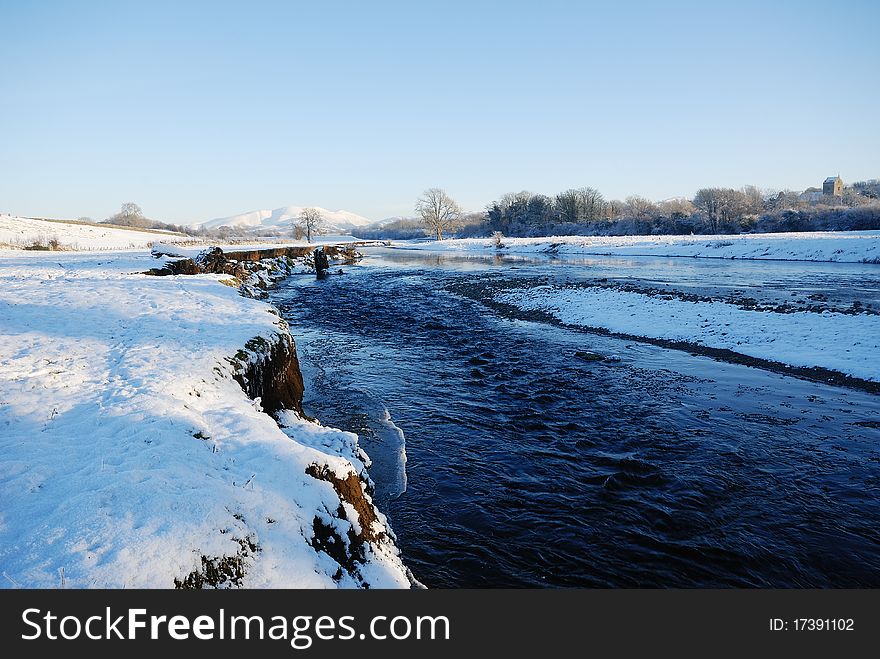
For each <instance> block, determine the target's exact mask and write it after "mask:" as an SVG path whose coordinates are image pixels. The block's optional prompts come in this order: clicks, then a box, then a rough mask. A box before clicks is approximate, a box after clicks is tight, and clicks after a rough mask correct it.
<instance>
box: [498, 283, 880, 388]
mask: <svg viewBox="0 0 880 659" xmlns="http://www.w3.org/2000/svg"><path fill="white" fill-rule="evenodd" d="M495 299H496V300H498V301H499V302H503V303H506V304H511V305H514V306H516V307H518V308H520V309H524V310H540V311H545V312H547V313H550V314H551V315H553V316H555V317H556V318H558V319H559V320H561V321H562V322H564V323H566V324H569V325H576V326H581V327H596V328H603V329H607V330H610V331H612V332H617V333H621V334H630V335H636V336H644V337H650V338H656V339H670V340H674V341H688V342H690V343H695V344H698V345H701V346H706V347H711V348H722V349H728V350H733V351H735V352H738V353H741V354H744V355H748V356H750V357H757V358H760V359H767V360H771V361H776V362H782V363H784V364H789V365H792V366H806V367H813V366H819V367H823V368H828V369H831V370H835V371H839V372H841V373H845V374H847V375H852V376H855V377H858V378H862V379H865V380H874V381H880V360H878V359H877V353H878V350H880V316H878V315H874V314H868V313H835V312H829V311H823V312H821V313H817V312H811V311H797V312H793V313H778V312H775V311H762V310H757V309H744V308H741V307H740V306H737V305H735V304H730V303H727V302H720V301H689V300H684V299H679V298H677V297H676V296H675V295H671V294H670V295H647V294H642V293H638V292H631V291H622V290H617V289H615V288H609V287H603V286H583V285H570V286H564V285H541V286H533V287H529V288H514V289H512V290H507V291H503V292H500V293H497V294H496V295H495Z"/></svg>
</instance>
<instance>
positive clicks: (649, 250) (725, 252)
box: [398, 231, 880, 263]
mask: <svg viewBox="0 0 880 659" xmlns="http://www.w3.org/2000/svg"><path fill="white" fill-rule="evenodd" d="M502 244H503V247H502V248H501V249H498V248H496V246H495V243H494V242H493V241H492V240H491V239H489V238H464V239H457V240H443V241H439V242H438V241H432V242H419V243H415V242H412V243H411V242H406V243H398V246H401V247H406V248H408V249H420V250H429V251H476V252H481V251H485V252H490V253H496V252H500V253H515V254H550V255H553V254H589V255H596V256H691V257H702V258H719V259H777V260H783V261H836V262H840V263H880V231H833V232H832V231H825V232H813V233H761V234H744V235H730V236H727V235H719V236H590V237H585V236H557V237H549V238H504V239H503V240H502Z"/></svg>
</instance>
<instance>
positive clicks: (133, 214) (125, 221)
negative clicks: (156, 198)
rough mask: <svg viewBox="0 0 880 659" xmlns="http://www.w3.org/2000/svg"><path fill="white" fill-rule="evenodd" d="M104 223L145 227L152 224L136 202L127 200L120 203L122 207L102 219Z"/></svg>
mask: <svg viewBox="0 0 880 659" xmlns="http://www.w3.org/2000/svg"><path fill="white" fill-rule="evenodd" d="M104 223H106V224H118V225H121V226H127V227H141V228H146V227H150V226H151V225H152V222H151V221H150V220H148V219H147V218H145V217H144V212H143V211H142V210H141V207H140V206H138V205H137V204H136V203H134V202H131V201H127V202H125V203H124V204H122V208H121V209H120V210H119V212H118V213H116V214H115V215H112V216H110V217H108V218H107V219H106V220H104Z"/></svg>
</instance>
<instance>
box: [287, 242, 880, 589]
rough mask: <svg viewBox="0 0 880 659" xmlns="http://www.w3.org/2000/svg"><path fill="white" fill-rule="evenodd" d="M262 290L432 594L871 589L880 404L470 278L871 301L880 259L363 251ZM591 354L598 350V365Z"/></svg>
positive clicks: (877, 568) (322, 412) (876, 545)
mask: <svg viewBox="0 0 880 659" xmlns="http://www.w3.org/2000/svg"><path fill="white" fill-rule="evenodd" d="M343 270H344V274H338V275H331V276H329V277H327V278H326V279H323V280H316V279H315V278H314V277H308V276H301V277H292V278H290V279H288V280H286V281H285V282H283V283H282V284H281V285H280V286H279V287H278V288H277V289H276V290H275V291H274V292H273V294H272V296H273V299H272V301H273V302H274V303H275V304H276V305H277V306H278V307H279V308H280V309H281V311H282V314H283V316H284V317H285V318H286V319H287V320H288V322H289V323H290V325H291V331H292V332H293V334H294V336H295V337H296V340H297V345H298V352H299V356H300V360H301V362H302V365H303V371H304V375H305V378H306V388H307V391H306V400H305V408H306V411H307V413H309V414H312V415H314V416H316V417H317V418H319V419H320V420H321V422H322V423H324V424H327V425H331V426H336V427H340V428H344V429H346V430H351V431H353V432H357V433H359V434H360V436H361V445H362V446H363V447H364V449H365V450H366V451H367V453H368V454H369V455H370V456H371V458H372V459H373V465H372V467H371V468H370V473H371V477H372V479H373V481H374V482H375V485H376V494H375V497H376V500H377V503H378V505H379V507H380V508H381V509H382V510H383V511H384V512H385V513H386V514H387V515H388V517H389V519H390V521H391V525H392V527H393V528H394V530H395V532H396V534H397V536H398V545H399V546H400V548H401V550H402V552H403V557H404V561H405V562H406V563H407V565H408V566H409V567H410V568H411V569H412V571H413V573H414V574H415V576H416V577H417V578H418V579H419V580H420V581H421V582H422V583H424V584H425V585H427V586H429V587H536V586H538V587H540V586H552V587H725V586H742V587H844V586H846V587H858V586H872V587H878V586H880V528H878V524H877V520H878V519H880V397H878V396H876V395H872V394H869V393H866V392H862V391H859V390H853V389H845V388H839V387H832V386H828V385H823V384H820V383H815V382H808V381H804V380H799V379H795V378H792V377H786V376H783V375H779V374H776V373H771V372H767V371H763V370H759V369H756V368H750V367H747V366H740V365H733V364H726V363H722V362H718V361H715V360H713V359H710V358H708V357H701V356H695V355H691V354H688V353H685V352H680V351H676V350H669V349H665V348H661V347H657V346H653V345H648V344H643V343H639V342H635V341H624V340H621V339H617V338H612V337H607V336H599V335H595V334H590V333H585V332H579V331H574V330H571V329H566V328H561V327H558V326H554V325H549V324H543V323H539V322H527V321H522V320H511V319H508V318H505V317H502V316H499V315H498V314H497V312H495V311H493V310H491V309H490V308H488V307H486V306H484V305H483V304H481V303H480V302H479V301H478V300H472V299H468V298H465V297H461V296H459V295H457V294H455V293H454V292H453V291H454V289H455V285H456V283H460V282H462V281H466V280H471V279H473V278H474V277H492V278H523V277H528V278H532V277H543V278H552V279H554V280H557V279H558V280H583V279H589V278H619V279H625V280H635V281H645V282H650V283H652V284H662V285H669V286H675V287H679V288H683V289H684V288H686V289H688V290H696V289H699V290H701V291H712V292H714V291H720V290H727V289H730V290H733V289H735V290H738V291H746V292H747V293H748V294H750V295H752V296H754V297H759V298H762V299H769V300H777V299H785V298H789V297H793V296H794V297H807V296H810V295H813V296H815V295H821V296H822V297H823V298H824V299H826V300H828V301H829V304H839V305H844V306H846V305H849V304H850V303H851V302H852V301H854V300H859V301H860V302H861V303H864V304H866V305H872V306H875V307H880V277H878V274H877V273H878V268H877V267H876V266H866V265H865V266H863V265H843V264H807V263H799V264H797V263H795V264H793V263H780V262H774V263H761V262H743V261H738V262H731V261H710V260H697V259H657V258H630V259H620V258H589V259H568V260H565V259H563V260H555V261H550V260H547V259H543V258H535V259H529V258H516V257H513V258H492V257H468V256H454V255H437V254H428V253H417V252H403V251H399V250H390V249H375V250H369V251H368V254H367V257H366V258H365V259H364V260H363V261H362V262H361V263H360V264H358V265H356V266H346V267H344V268H343ZM589 353H596V354H598V355H601V356H604V357H605V359H601V360H596V359H593V358H592V357H591V356H590V355H589Z"/></svg>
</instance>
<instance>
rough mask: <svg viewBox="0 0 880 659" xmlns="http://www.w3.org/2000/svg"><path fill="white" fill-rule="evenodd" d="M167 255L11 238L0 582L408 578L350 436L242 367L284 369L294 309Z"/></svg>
mask: <svg viewBox="0 0 880 659" xmlns="http://www.w3.org/2000/svg"><path fill="white" fill-rule="evenodd" d="M155 265H156V260H155V259H152V258H150V256H149V255H148V254H147V253H143V252H141V253H138V252H126V253H120V252H111V253H91V254H83V253H59V252H53V253H46V252H42V253H36V252H11V251H6V252H0V428H2V432H0V452H2V456H3V458H2V463H0V500H2V502H3V503H2V507H0V572H2V583H3V585H4V586H6V587H10V586H11V587H58V586H65V587H110V588H116V587H118V588H121V587H129V588H130V587H165V588H167V587H173V586H175V585H180V586H210V585H218V586H221V587H229V586H243V587H321V588H325V587H336V586H343V587H358V586H365V585H369V586H370V587H406V586H408V585H409V583H410V581H409V578H408V574H407V571H406V569H405V568H404V566H403V564H402V562H401V560H400V556H399V552H398V550H397V548H396V546H395V545H394V541H393V535H392V534H391V531H390V528H389V527H388V525H387V522H386V520H385V518H384V517H383V516H382V514H381V513H380V512H379V511H377V510H376V509H375V507H374V506H373V505H372V501H371V499H370V497H369V494H368V493H367V492H365V491H364V483H368V482H369V479H368V477H367V476H366V474H365V471H364V469H365V465H364V461H365V460H366V456H365V455H364V454H363V453H362V452H361V451H360V450H359V448H358V446H357V436H356V435H353V434H351V433H346V432H342V431H339V430H335V429H331V428H326V427H323V426H320V425H318V424H316V423H313V422H310V421H308V420H304V419H302V418H300V417H299V416H298V415H296V414H295V413H292V412H290V411H280V412H278V413H277V418H278V421H280V423H279V422H276V419H274V418H273V417H272V416H270V415H269V414H267V413H266V412H264V411H263V410H262V407H261V404H260V403H261V401H259V400H251V399H250V398H249V397H248V396H247V394H245V392H244V390H243V388H242V386H241V384H240V383H239V381H237V380H244V379H245V378H248V381H247V382H245V383H244V384H246V385H247V386H248V389H249V390H253V391H260V390H261V388H262V389H266V388H269V389H271V388H272V387H277V386H284V383H283V382H281V383H279V381H278V379H279V378H282V380H283V377H284V376H283V371H284V370H285V368H289V364H287V365H286V366H285V364H284V363H280V362H279V360H281V361H282V362H283V360H284V359H289V357H290V355H291V354H293V355H294V359H295V351H293V342H292V339H291V337H290V334H289V332H288V330H287V326H286V323H284V321H283V320H282V319H281V318H280V317H278V315H277V313H276V312H275V311H274V309H273V308H272V307H271V306H270V305H268V304H265V303H264V302H260V301H258V300H255V299H251V298H246V297H243V296H241V295H240V294H239V291H238V290H237V288H236V287H233V286H229V285H224V283H223V282H222V280H224V279H226V280H228V279H229V278H228V277H224V276H222V275H195V276H167V277H151V276H147V275H143V274H138V273H142V272H144V271H146V270H148V269H150V268H151V267H155ZM297 370H298V369H297ZM261 377H265V378H267V379H269V380H272V382H265V383H255V382H253V380H254V378H257V379H260V378H261ZM282 426H283V427H282ZM367 489H368V488H367Z"/></svg>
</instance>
